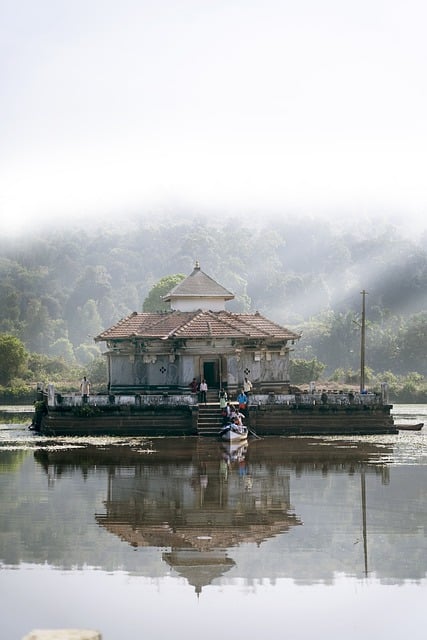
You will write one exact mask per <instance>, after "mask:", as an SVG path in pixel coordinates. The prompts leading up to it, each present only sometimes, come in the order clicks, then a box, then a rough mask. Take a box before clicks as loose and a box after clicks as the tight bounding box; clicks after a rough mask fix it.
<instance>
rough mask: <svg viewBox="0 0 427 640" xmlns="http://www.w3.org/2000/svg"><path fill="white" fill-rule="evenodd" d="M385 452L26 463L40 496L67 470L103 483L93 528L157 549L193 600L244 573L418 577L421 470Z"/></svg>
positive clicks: (122, 452)
mask: <svg viewBox="0 0 427 640" xmlns="http://www.w3.org/2000/svg"><path fill="white" fill-rule="evenodd" d="M392 454H393V445H392V444H385V443H383V442H382V443H375V442H369V441H366V440H360V441H344V440H336V441H335V440H329V441H328V440H324V439H316V438H295V439H280V438H266V439H264V440H259V441H251V443H250V444H249V445H248V446H244V447H239V448H229V446H228V447H227V446H224V445H223V444H222V443H217V442H215V441H212V440H200V439H191V438H190V439H186V440H180V439H164V440H162V439H159V440H153V441H152V442H150V443H142V442H139V443H133V446H105V447H95V446H87V447H84V448H82V449H78V450H76V449H63V450H49V449H46V450H40V451H36V452H35V453H34V457H35V460H36V461H37V463H38V465H40V467H41V468H42V469H43V470H44V473H45V476H46V477H47V480H48V484H49V486H50V487H51V488H53V487H54V486H55V483H56V482H58V481H59V480H60V479H61V478H62V477H63V476H64V475H69V474H70V473H71V474H73V475H74V474H76V473H78V474H81V476H82V477H83V479H84V480H85V481H86V480H87V479H88V478H90V477H92V474H93V473H94V472H96V475H97V477H98V478H99V480H101V478H104V499H103V500H102V503H98V506H97V508H96V510H95V512H94V513H93V516H92V517H93V520H94V521H95V522H96V523H97V525H98V526H99V527H101V528H102V530H104V531H105V532H106V533H107V534H108V535H109V536H113V537H114V538H115V539H116V540H117V541H118V543H119V544H127V545H128V546H129V547H130V548H133V549H143V548H145V549H155V548H157V549H160V550H161V560H162V561H163V562H164V563H166V564H167V565H168V567H169V568H173V570H174V571H175V572H176V573H177V574H178V575H180V576H182V577H185V578H186V580H187V581H188V583H189V584H191V585H193V586H194V588H195V590H196V591H197V592H200V590H201V589H202V588H203V587H204V586H206V585H208V584H211V583H212V582H214V581H216V582H218V580H225V579H226V575H231V573H233V575H242V574H245V572H247V571H249V573H250V574H251V576H252V577H253V576H254V575H257V576H258V577H260V578H265V577H268V578H269V579H273V580H274V579H276V578H277V577H283V576H286V577H292V578H293V579H294V580H296V581H302V582H303V583H312V582H316V581H319V580H321V581H326V582H328V581H331V580H333V576H334V575H335V574H336V573H340V572H342V573H344V574H347V575H356V576H360V577H362V576H367V575H368V574H369V573H374V572H375V573H376V574H378V575H382V576H383V577H384V578H385V579H388V580H390V579H397V580H398V579H405V578H410V579H420V578H422V577H423V576H424V575H425V568H426V567H425V555H424V556H423V554H425V550H426V544H425V530H426V498H425V494H424V491H422V492H421V487H423V486H424V483H425V481H426V473H425V467H398V468H395V469H393V470H391V467H390V465H389V464H388V462H387V461H388V460H389V459H390V457H391V456H392ZM391 476H393V477H394V478H395V480H396V481H395V482H392V481H391ZM98 491H99V489H98ZM399 536H400V538H399ZM410 536H412V537H413V540H412V543H411V544H409V545H408V544H407V542H408V540H409V537H410ZM419 543H420V544H419ZM86 544H88V542H87V541H86ZM402 554H404V557H405V561H404V562H403V561H402ZM249 555H250V558H251V566H250V567H249V565H248V557H249ZM134 566H135V565H134ZM141 570H142V571H144V569H141Z"/></svg>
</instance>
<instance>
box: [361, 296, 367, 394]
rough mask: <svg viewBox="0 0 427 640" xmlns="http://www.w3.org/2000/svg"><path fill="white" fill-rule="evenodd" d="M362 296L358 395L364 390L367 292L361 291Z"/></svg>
mask: <svg viewBox="0 0 427 640" xmlns="http://www.w3.org/2000/svg"><path fill="white" fill-rule="evenodd" d="M360 293H361V294H362V322H361V325H360V393H363V391H364V390H365V332H366V308H365V297H366V294H367V291H365V289H363V291H361V292H360Z"/></svg>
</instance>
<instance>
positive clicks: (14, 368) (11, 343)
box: [0, 333, 28, 385]
mask: <svg viewBox="0 0 427 640" xmlns="http://www.w3.org/2000/svg"><path fill="white" fill-rule="evenodd" d="M27 360H28V353H27V352H26V350H25V347H24V345H23V343H22V342H21V340H19V338H15V336H11V335H8V334H7V333H2V334H0V384H3V385H8V384H10V382H11V381H12V379H13V378H14V377H16V376H18V375H19V374H21V373H23V371H24V368H25V364H26V363H27Z"/></svg>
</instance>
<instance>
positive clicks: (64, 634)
mask: <svg viewBox="0 0 427 640" xmlns="http://www.w3.org/2000/svg"><path fill="white" fill-rule="evenodd" d="M22 640H102V636H101V634H100V633H99V632H98V631H93V630H90V629H35V630H34V631H30V633H29V634H28V635H26V636H24V638H22Z"/></svg>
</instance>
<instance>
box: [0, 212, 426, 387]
mask: <svg viewBox="0 0 427 640" xmlns="http://www.w3.org/2000/svg"><path fill="white" fill-rule="evenodd" d="M425 239H426V237H425V234H424V241H423V239H422V238H416V239H410V238H408V237H403V236H402V235H401V233H399V231H398V229H397V228H396V227H395V226H393V225H391V224H388V225H387V224H383V223H377V222H375V221H374V220H372V221H371V222H370V223H369V224H367V223H365V224H358V223H357V220H355V221H354V223H353V224H347V226H346V227H342V226H339V227H338V225H337V224H336V222H334V221H333V220H331V221H330V222H327V221H325V220H323V221H321V222H320V221H313V220H309V219H297V218H294V217H292V216H287V217H285V218H279V217H276V218H270V219H267V218H262V217H260V218H258V219H257V221H256V222H255V221H254V222H251V221H250V220H245V219H243V218H242V217H241V216H239V217H230V218H222V219H220V218H215V217H213V218H212V221H208V220H207V219H203V218H198V217H191V216H189V217H187V219H185V218H184V217H183V218H180V219H177V218H176V217H175V218H167V217H164V218H158V217H156V216H153V218H152V219H151V220H150V221H148V220H147V218H144V219H138V217H136V216H135V217H134V218H131V217H129V218H126V219H125V218H123V219H120V220H118V221H117V222H111V221H109V222H106V223H105V224H104V225H102V224H99V225H93V226H89V225H79V226H78V228H77V226H75V227H74V228H71V227H70V226H68V227H65V226H62V227H61V226H57V227H56V228H55V227H53V226H52V225H51V226H50V228H49V230H47V229H41V230H39V231H33V232H32V233H31V234H28V235H26V236H21V237H20V238H3V239H1V240H0V275H1V277H0V333H6V334H11V335H13V336H16V337H18V338H20V339H21V340H22V341H23V343H24V345H25V347H26V349H27V350H28V351H29V352H35V353H40V354H45V355H48V356H52V357H62V358H64V359H65V360H68V361H74V362H77V363H80V364H87V363H89V362H91V360H92V359H93V358H95V357H97V355H99V353H100V351H99V347H98V346H96V345H95V344H94V342H93V338H94V336H96V335H97V334H99V333H100V332H101V331H102V330H103V329H105V328H107V327H109V326H111V325H112V324H113V323H115V322H116V321H118V320H119V319H120V318H122V317H124V316H127V315H128V314H130V313H132V312H133V311H142V309H143V303H144V300H145V299H146V298H147V296H148V294H149V292H150V290H151V289H152V287H153V286H154V285H155V284H156V283H158V281H159V280H160V279H161V278H163V277H165V276H169V275H174V274H183V275H185V276H186V275H188V274H189V273H191V271H192V269H193V267H194V264H195V262H196V260H198V261H199V262H200V266H201V269H202V270H203V271H204V272H205V273H207V274H208V275H210V276H211V277H212V278H214V279H215V280H217V281H218V282H219V283H220V284H221V285H223V286H224V287H226V288H227V289H229V290H231V291H232V292H233V293H234V294H235V296H236V297H235V300H233V301H232V302H230V303H228V304H227V308H228V309H229V310H230V311H236V312H242V311H245V312H255V311H259V312H260V313H261V314H263V315H265V316H267V317H269V318H270V319H272V320H274V321H276V322H278V323H279V324H281V325H284V326H287V327H289V328H291V329H294V330H297V331H301V332H302V338H301V340H300V342H299V344H297V345H295V352H294V353H293V356H294V357H295V358H307V359H311V358H317V359H318V360H319V361H321V362H322V363H324V364H325V365H326V372H327V373H329V374H331V373H332V372H333V371H334V370H336V369H337V368H342V369H357V368H358V363H359V349H360V347H359V344H360V317H361V305H362V296H361V291H362V290H366V291H367V295H366V322H367V333H366V364H367V366H368V367H370V368H371V369H372V370H374V371H392V372H394V373H396V374H406V373H408V372H418V373H420V374H422V375H424V376H425V375H427V353H426V344H427V251H426V249H425V245H426V243H425Z"/></svg>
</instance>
